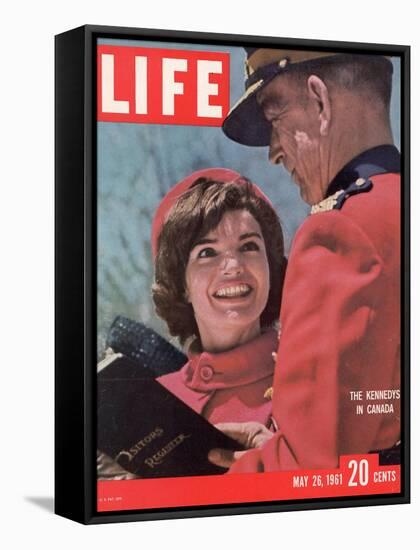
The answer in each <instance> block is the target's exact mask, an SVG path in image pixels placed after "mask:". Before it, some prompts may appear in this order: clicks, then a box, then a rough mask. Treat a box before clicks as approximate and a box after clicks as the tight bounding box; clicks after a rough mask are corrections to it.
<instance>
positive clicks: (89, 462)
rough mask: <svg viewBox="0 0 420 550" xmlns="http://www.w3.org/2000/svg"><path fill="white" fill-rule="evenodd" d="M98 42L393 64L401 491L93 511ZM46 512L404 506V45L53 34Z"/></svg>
mask: <svg viewBox="0 0 420 550" xmlns="http://www.w3.org/2000/svg"><path fill="white" fill-rule="evenodd" d="M100 38H117V39H146V40H151V41H156V40H159V41H165V42H184V43H185V42H187V43H196V44H198V43H203V42H204V43H206V44H214V45H218V44H223V45H230V46H244V45H247V46H250V47H273V48H276V47H285V46H286V47H289V48H293V49H300V48H302V49H305V48H309V49H312V50H317V51H329V50H331V51H335V52H344V53H345V52H349V51H351V52H370V53H372V54H382V55H392V56H399V57H400V59H401V151H402V159H403V162H402V178H403V182H404V186H403V191H402V194H403V196H402V205H403V206H402V210H403V211H402V224H403V231H402V265H401V268H402V274H403V277H402V287H401V305H402V312H403V314H402V317H401V323H402V325H401V332H402V335H403V341H402V357H401V358H402V365H403V366H404V368H403V371H402V375H403V376H402V382H401V384H402V395H403V397H404V398H403V402H402V405H403V406H402V422H401V427H402V442H403V443H402V465H403V469H402V476H401V493H400V494H392V495H380V496H363V497H344V498H343V497H340V498H323V499H311V500H299V501H298V500H291V501H283V502H269V503H243V504H240V505H237V504H235V505H217V506H213V505H208V506H199V507H183V508H166V509H165V508H159V509H153V510H133V511H117V512H98V511H97V508H96V490H97V489H96V410H97V400H96V370H95V365H96V313H95V312H96V305H97V302H96V301H97V296H96V283H97V280H96V268H97V264H96V239H97V230H96V175H97V173H96V169H97V167H96V146H97V142H96V131H95V125H96V103H95V101H96V54H95V46H96V43H97V40H98V39H100ZM55 64H56V78H55V120H56V123H55V134H56V148H55V181H56V187H55V212H56V218H55V254H56V263H55V281H56V287H55V365H56V366H55V512H56V513H57V514H59V515H61V516H64V517H66V518H69V519H72V520H75V521H78V522H81V523H84V524H96V523H111V522H117V521H118V522H125V521H139V520H155V519H170V518H188V517H199V516H218V515H231V514H249V513H261V512H264V513H266V512H278V511H290V510H310V509H323V508H345V507H354V506H371V505H383V504H402V503H408V502H410V370H409V362H410V348H409V344H410V342H409V326H410V306H409V300H410V288H409V283H410V275H409V273H410V253H409V250H410V217H409V216H410V214H409V213H410V189H409V182H410V48H409V46H403V45H385V44H368V43H364V44H362V43H351V42H334V41H324V40H303V39H288V38H275V37H261V36H243V35H229V34H212V33H199V32H186V31H171V30H153V29H136V28H119V27H106V26H94V25H86V26H82V27H79V28H77V29H74V30H70V31H68V32H64V33H62V34H59V35H57V36H56V38H55Z"/></svg>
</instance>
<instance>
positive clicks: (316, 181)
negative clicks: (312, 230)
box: [257, 75, 325, 204]
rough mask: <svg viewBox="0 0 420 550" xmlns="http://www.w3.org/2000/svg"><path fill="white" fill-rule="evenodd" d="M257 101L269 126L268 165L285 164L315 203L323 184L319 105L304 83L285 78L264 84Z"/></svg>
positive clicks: (308, 199) (308, 200) (303, 193)
mask: <svg viewBox="0 0 420 550" xmlns="http://www.w3.org/2000/svg"><path fill="white" fill-rule="evenodd" d="M257 101H258V103H259V104H260V105H261V107H262V109H263V111H264V116H265V118H266V119H267V120H268V121H269V122H270V123H271V128H272V131H271V141H270V150H269V159H270V162H272V163H273V164H280V163H282V164H283V165H284V167H285V168H286V170H287V171H288V172H289V174H290V175H291V177H292V179H293V181H294V182H295V183H296V184H297V185H298V186H299V189H300V194H301V197H302V199H303V200H304V201H305V202H306V203H308V204H316V203H318V202H319V201H321V200H322V199H323V198H324V196H323V184H325V182H323V177H322V176H323V171H324V172H325V166H323V165H322V163H321V160H322V156H323V155H322V150H321V146H322V140H321V136H320V119H319V105H317V102H316V101H315V100H313V99H312V98H311V97H310V96H309V94H308V91H307V89H306V88H305V87H304V85H303V84H299V83H296V82H295V81H294V80H293V79H292V78H291V77H288V76H286V75H281V76H278V77H276V78H274V80H272V82H270V83H269V84H267V86H265V87H264V88H263V90H262V91H261V92H260V93H259V94H258V97H257ZM324 179H325V178H324Z"/></svg>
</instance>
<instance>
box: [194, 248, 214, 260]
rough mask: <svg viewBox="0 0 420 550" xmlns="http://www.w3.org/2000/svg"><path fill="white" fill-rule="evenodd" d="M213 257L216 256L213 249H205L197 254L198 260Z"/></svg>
mask: <svg viewBox="0 0 420 550" xmlns="http://www.w3.org/2000/svg"><path fill="white" fill-rule="evenodd" d="M213 256H216V251H215V250H214V248H211V247H207V248H203V249H201V250H200V252H199V253H198V254H197V258H212V257H213Z"/></svg>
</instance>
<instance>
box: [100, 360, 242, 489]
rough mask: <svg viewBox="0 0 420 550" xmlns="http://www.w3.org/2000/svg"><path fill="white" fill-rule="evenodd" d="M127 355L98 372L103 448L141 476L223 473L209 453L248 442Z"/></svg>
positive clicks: (123, 465) (235, 448) (239, 447)
mask: <svg viewBox="0 0 420 550" xmlns="http://www.w3.org/2000/svg"><path fill="white" fill-rule="evenodd" d="M144 375H145V373H144V370H143V369H139V368H138V367H137V365H136V364H135V363H134V362H133V361H131V360H130V359H128V358H127V357H124V356H123V357H119V358H117V359H115V360H114V361H113V362H112V363H111V364H110V365H108V366H107V367H105V368H104V369H103V370H101V371H100V372H99V374H98V394H97V395H98V449H99V450H100V451H102V452H103V453H106V454H107V455H108V456H110V457H111V458H113V459H114V460H115V461H117V462H118V463H119V464H120V465H121V466H122V467H123V468H124V469H125V470H127V471H128V472H131V473H133V474H135V475H137V476H139V477H143V478H153V477H176V476H195V475H212V474H222V473H224V472H225V471H226V470H225V469H223V468H220V467H218V466H215V465H213V464H211V463H210V462H209V461H208V459H207V455H208V452H209V451H210V450H211V449H214V448H216V447H219V448H224V449H230V450H241V449H242V447H241V445H239V443H237V442H236V441H234V440H233V439H231V438H229V437H227V436H226V435H224V434H223V433H222V432H220V431H219V430H217V429H216V428H215V427H214V426H213V425H212V424H210V423H209V422H207V420H205V419H204V418H203V417H202V416H200V415H199V414H197V413H196V412H195V411H193V410H192V409H191V408H190V407H188V405H186V404H185V403H183V402H182V401H180V400H179V399H178V398H177V397H175V395H173V394H172V393H170V392H169V391H168V390H167V389H166V388H164V387H163V386H162V385H161V384H159V382H157V381H156V380H155V379H153V378H145V377H144Z"/></svg>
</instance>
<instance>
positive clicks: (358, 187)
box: [311, 178, 373, 214]
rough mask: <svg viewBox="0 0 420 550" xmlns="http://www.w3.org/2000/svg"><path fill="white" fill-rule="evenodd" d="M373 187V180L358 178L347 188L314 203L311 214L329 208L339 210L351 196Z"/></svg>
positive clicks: (326, 210)
mask: <svg viewBox="0 0 420 550" xmlns="http://www.w3.org/2000/svg"><path fill="white" fill-rule="evenodd" d="M372 187H373V183H372V182H371V180H369V179H365V178H358V179H357V180H356V181H355V182H353V183H352V184H350V185H349V186H348V187H347V188H346V189H340V190H339V191H337V192H336V193H334V194H333V195H330V196H329V197H327V198H326V199H324V200H322V201H321V202H319V203H318V204H314V205H313V206H312V208H311V214H319V213H321V212H328V211H329V210H339V209H340V208H341V207H342V206H343V204H344V203H345V202H346V200H347V199H348V198H349V197H351V196H352V195H358V194H359V193H366V192H367V191H370V190H371V189H372Z"/></svg>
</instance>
